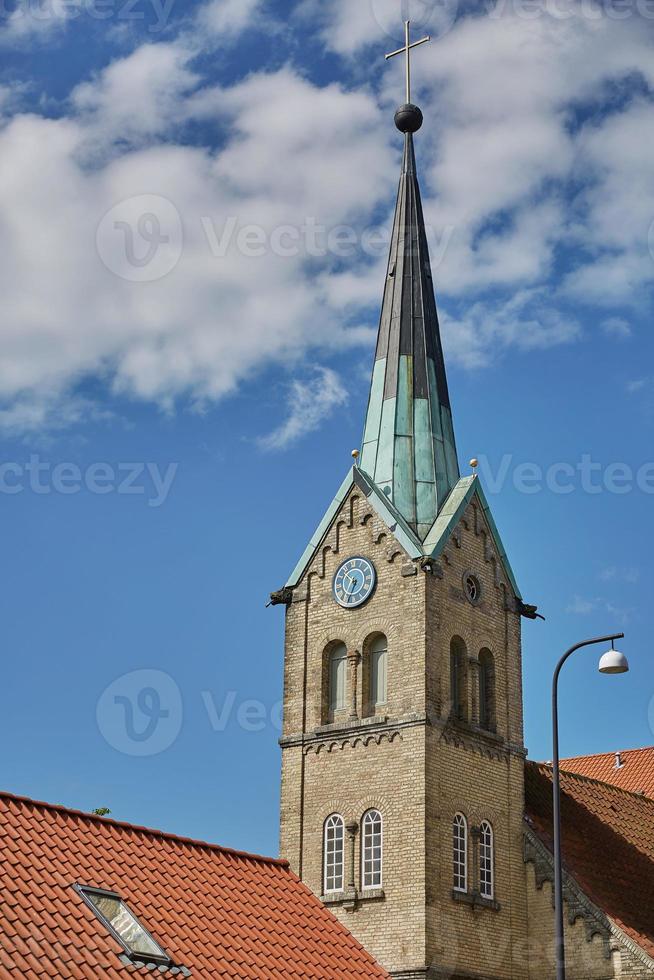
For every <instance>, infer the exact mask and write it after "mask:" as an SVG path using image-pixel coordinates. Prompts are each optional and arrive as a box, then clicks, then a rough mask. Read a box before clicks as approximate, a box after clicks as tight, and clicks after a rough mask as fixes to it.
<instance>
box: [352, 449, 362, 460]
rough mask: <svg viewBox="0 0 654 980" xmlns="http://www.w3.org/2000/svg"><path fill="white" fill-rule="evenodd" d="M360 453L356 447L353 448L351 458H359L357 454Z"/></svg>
mask: <svg viewBox="0 0 654 980" xmlns="http://www.w3.org/2000/svg"><path fill="white" fill-rule="evenodd" d="M360 455H361V454H360V452H359V450H358V449H353V450H352V459H354V460H357V459H358V458H359V456H360Z"/></svg>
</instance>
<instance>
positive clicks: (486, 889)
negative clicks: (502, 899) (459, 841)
mask: <svg viewBox="0 0 654 980" xmlns="http://www.w3.org/2000/svg"><path fill="white" fill-rule="evenodd" d="M479 829H480V835H479V891H480V893H481V895H482V898H493V897H494V892H495V882H494V880H493V879H494V877H495V868H494V855H493V828H492V827H491V825H490V824H489V823H488V821H487V820H484V822H483V823H482V825H481V827H480V828H479Z"/></svg>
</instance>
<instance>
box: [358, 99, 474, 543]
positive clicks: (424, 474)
mask: <svg viewBox="0 0 654 980" xmlns="http://www.w3.org/2000/svg"><path fill="white" fill-rule="evenodd" d="M395 122H396V125H397V127H398V129H400V131H401V132H403V133H404V157H403V160H402V172H401V175H400V185H399V190H398V195H397V204H396V208H395V219H394V222H393V234H392V238H391V247H390V255H389V260H388V270H387V275H386V284H385V288H384V298H383V302H382V310H381V319H380V323H379V333H378V337H377V349H376V354H375V364H374V368H373V374H372V383H371V387H370V397H369V401H368V411H367V416H366V424H365V429H364V436H363V447H362V451H361V460H360V467H361V469H362V470H363V471H364V473H365V474H366V475H367V476H368V477H369V478H370V479H371V480H372V481H373V482H374V483H375V484H376V485H377V487H378V488H379V489H380V490H381V491H382V492H383V493H384V494H386V496H387V497H388V498H389V499H390V500H391V501H392V503H393V504H394V505H395V508H396V509H397V510H398V511H399V513H400V514H401V515H402V516H403V517H404V519H405V520H406V521H407V523H408V524H409V525H410V527H411V528H412V529H413V530H414V531H415V533H416V534H417V536H418V538H419V539H420V540H421V541H423V540H424V539H425V538H426V536H427V534H428V532H429V529H430V528H431V526H432V525H433V523H434V521H435V520H436V518H437V516H438V513H439V511H440V509H441V508H442V506H443V503H444V502H445V500H446V498H447V496H448V494H449V493H450V491H451V490H452V489H453V487H454V486H455V485H456V483H457V481H458V480H459V477H460V473H459V464H458V460H457V453H456V445H455V440H454V428H453V425H452V411H451V407H450V397H449V392H448V386H447V377H446V373H445V361H444V358H443V347H442V344H441V336H440V327H439V323H438V313H437V310H436V299H435V295H434V284H433V279H432V272H431V264H430V261H429V249H428V246H427V235H426V232H425V222H424V216H423V211H422V202H421V199H420V188H419V185H418V178H417V174H416V162H415V153H414V146H413V134H414V132H416V131H417V130H418V129H419V128H420V126H421V124H422V113H421V112H420V110H419V109H418V107H417V106H413V105H411V104H407V105H404V106H402V107H401V108H400V109H398V111H397V113H396V116H395Z"/></svg>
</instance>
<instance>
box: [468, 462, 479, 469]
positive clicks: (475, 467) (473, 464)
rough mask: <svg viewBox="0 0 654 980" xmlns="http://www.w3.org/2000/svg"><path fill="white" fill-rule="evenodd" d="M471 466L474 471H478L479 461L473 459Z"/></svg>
mask: <svg viewBox="0 0 654 980" xmlns="http://www.w3.org/2000/svg"><path fill="white" fill-rule="evenodd" d="M470 465H471V466H472V468H473V470H476V469H477V467H478V466H479V460H478V459H471V460H470Z"/></svg>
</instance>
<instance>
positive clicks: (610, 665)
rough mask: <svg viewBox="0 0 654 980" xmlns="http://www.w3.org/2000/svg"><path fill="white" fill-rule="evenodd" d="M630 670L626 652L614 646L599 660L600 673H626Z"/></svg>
mask: <svg viewBox="0 0 654 980" xmlns="http://www.w3.org/2000/svg"><path fill="white" fill-rule="evenodd" d="M628 670H629V661H628V660H627V658H626V657H625V655H624V653H620V651H619V650H616V649H614V648H613V647H612V648H611V649H610V650H607V652H606V653H605V654H604V656H603V657H602V659H601V660H600V662H599V672H600V674H626V673H627V671H628Z"/></svg>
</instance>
